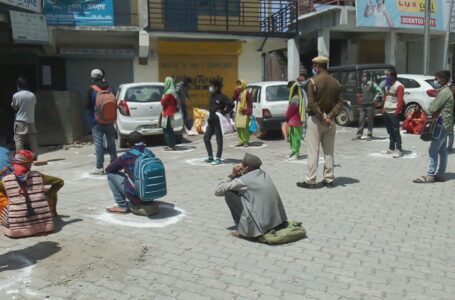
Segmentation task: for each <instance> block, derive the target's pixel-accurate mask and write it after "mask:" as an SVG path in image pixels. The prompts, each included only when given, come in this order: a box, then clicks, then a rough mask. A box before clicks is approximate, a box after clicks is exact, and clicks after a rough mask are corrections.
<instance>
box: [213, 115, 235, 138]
mask: <svg viewBox="0 0 455 300" xmlns="http://www.w3.org/2000/svg"><path fill="white" fill-rule="evenodd" d="M216 115H217V116H218V119H219V120H220V125H221V132H222V133H223V135H226V134H228V133H233V132H234V126H232V123H231V120H230V118H229V115H223V114H221V113H219V112H217V113H216Z"/></svg>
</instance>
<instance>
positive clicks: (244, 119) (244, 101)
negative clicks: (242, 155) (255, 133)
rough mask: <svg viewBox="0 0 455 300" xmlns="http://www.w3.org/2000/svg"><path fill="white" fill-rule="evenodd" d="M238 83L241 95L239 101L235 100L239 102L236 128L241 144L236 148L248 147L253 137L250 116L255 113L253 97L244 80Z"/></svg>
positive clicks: (236, 113)
mask: <svg viewBox="0 0 455 300" xmlns="http://www.w3.org/2000/svg"><path fill="white" fill-rule="evenodd" d="M238 83H239V85H238V86H237V90H238V92H239V95H238V97H237V99H235V101H237V106H236V109H235V127H236V128H237V135H238V137H239V143H238V144H237V145H236V147H242V146H244V147H248V145H249V142H250V136H251V133H250V131H249V125H250V116H251V113H252V112H253V97H252V96H251V93H250V92H249V91H248V89H247V87H246V82H245V81H244V80H239V81H238Z"/></svg>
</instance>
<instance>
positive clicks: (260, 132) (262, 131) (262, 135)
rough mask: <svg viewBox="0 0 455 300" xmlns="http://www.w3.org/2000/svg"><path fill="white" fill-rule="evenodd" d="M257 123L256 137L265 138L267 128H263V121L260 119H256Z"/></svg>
mask: <svg viewBox="0 0 455 300" xmlns="http://www.w3.org/2000/svg"><path fill="white" fill-rule="evenodd" d="M256 123H257V130H256V137H257V138H258V139H261V140H262V139H265V137H266V136H267V133H268V132H267V130H265V129H264V123H263V122H262V119H256Z"/></svg>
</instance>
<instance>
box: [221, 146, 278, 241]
mask: <svg viewBox="0 0 455 300" xmlns="http://www.w3.org/2000/svg"><path fill="white" fill-rule="evenodd" d="M261 165H262V161H261V159H260V158H259V157H257V156H256V155H253V154H249V153H245V156H244V158H243V161H242V163H241V164H238V165H235V166H234V167H233V169H232V173H231V174H230V175H229V176H228V178H226V179H225V180H223V181H221V182H220V183H219V184H218V186H217V188H216V191H215V196H219V197H224V199H225V201H226V204H227V206H228V207H229V210H230V211H231V215H232V218H233V219H234V223H235V226H236V231H234V232H233V233H232V235H233V236H237V237H238V236H243V237H248V238H256V237H259V236H262V235H264V234H265V233H266V232H268V231H269V230H271V229H273V228H275V227H277V226H280V225H281V224H283V223H284V222H285V221H287V216H286V212H285V210H284V206H283V202H282V201H281V198H280V195H279V194H278V190H277V189H276V187H275V184H274V183H273V181H272V178H270V176H269V175H268V174H267V173H266V172H264V171H263V170H262V169H261Z"/></svg>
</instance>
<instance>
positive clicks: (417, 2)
mask: <svg viewBox="0 0 455 300" xmlns="http://www.w3.org/2000/svg"><path fill="white" fill-rule="evenodd" d="M445 7H446V3H445V0H431V21H430V24H431V29H432V30H445V28H446V27H447V25H446V22H445V19H446V18H445V13H444V9H445ZM356 19H357V26H358V27H361V26H365V27H383V28H410V29H423V27H424V25H425V0H356Z"/></svg>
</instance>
